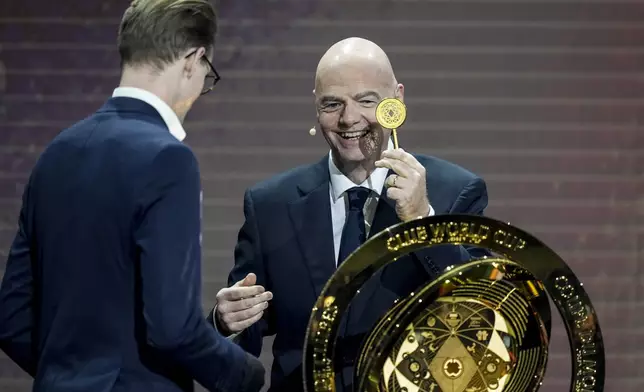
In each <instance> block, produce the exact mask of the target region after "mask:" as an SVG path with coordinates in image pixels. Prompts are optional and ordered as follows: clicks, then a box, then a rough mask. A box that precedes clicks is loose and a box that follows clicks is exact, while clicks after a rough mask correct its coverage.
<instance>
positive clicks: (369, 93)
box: [353, 90, 380, 100]
mask: <svg viewBox="0 0 644 392" xmlns="http://www.w3.org/2000/svg"><path fill="white" fill-rule="evenodd" d="M369 96H373V97H375V98H376V99H380V94H378V93H377V92H375V91H371V90H369V91H363V92H361V93H358V94H356V95H354V96H353V98H354V99H356V100H358V99H362V98H364V97H369Z"/></svg>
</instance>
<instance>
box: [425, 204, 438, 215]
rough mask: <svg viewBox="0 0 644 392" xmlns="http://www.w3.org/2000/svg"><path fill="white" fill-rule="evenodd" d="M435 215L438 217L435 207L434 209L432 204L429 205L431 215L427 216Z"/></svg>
mask: <svg viewBox="0 0 644 392" xmlns="http://www.w3.org/2000/svg"><path fill="white" fill-rule="evenodd" d="M434 215H436V213H435V212H434V207H432V205H431V204H430V205H429V214H427V216H434Z"/></svg>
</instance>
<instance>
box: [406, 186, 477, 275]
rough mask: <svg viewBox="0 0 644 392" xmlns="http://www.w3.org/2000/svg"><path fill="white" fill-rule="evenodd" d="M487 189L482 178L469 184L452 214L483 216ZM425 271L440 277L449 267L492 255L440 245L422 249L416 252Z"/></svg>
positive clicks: (455, 246) (471, 247)
mask: <svg viewBox="0 0 644 392" xmlns="http://www.w3.org/2000/svg"><path fill="white" fill-rule="evenodd" d="M487 203H488V198H487V187H486V185H485V182H484V181H483V179H481V178H480V177H476V178H475V179H473V180H471V181H470V182H468V183H467V184H466V185H465V186H464V187H463V188H462V189H461V191H460V192H459V194H458V196H457V197H456V199H455V201H454V203H453V204H452V206H451V207H450V209H449V211H448V213H450V214H470V215H483V213H484V211H485V208H486V207H487ZM414 255H415V257H416V258H417V259H418V260H420V261H421V263H422V265H423V267H424V268H425V270H426V271H427V272H428V273H429V274H430V275H431V276H438V275H440V273H441V272H442V270H443V269H444V268H445V267H447V266H448V265H452V264H460V263H464V262H467V261H469V260H471V259H474V258H479V257H483V256H489V255H490V253H489V252H488V251H487V250H485V249H481V248H477V247H473V246H462V245H440V246H437V247H433V248H425V249H421V250H419V251H417V252H414Z"/></svg>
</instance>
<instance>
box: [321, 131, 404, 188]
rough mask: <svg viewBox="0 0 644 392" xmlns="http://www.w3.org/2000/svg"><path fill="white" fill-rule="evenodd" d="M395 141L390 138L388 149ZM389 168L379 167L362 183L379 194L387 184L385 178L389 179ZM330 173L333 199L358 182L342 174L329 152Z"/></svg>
mask: <svg viewBox="0 0 644 392" xmlns="http://www.w3.org/2000/svg"><path fill="white" fill-rule="evenodd" d="M393 147H394V146H393V142H392V141H391V139H389V142H388V143H387V150H391V149H392V148H393ZM388 172H389V169H387V168H384V167H377V168H376V169H375V170H374V171H373V172H372V173H371V174H370V175H369V177H368V178H367V179H366V180H365V181H364V182H363V183H362V184H360V185H358V186H362V187H365V188H368V189H371V190H372V191H373V192H376V194H377V195H378V196H380V193H381V192H382V188H383V187H384V186H385V180H386V179H387V173H388ZM329 174H330V177H331V194H332V195H333V201H336V200H338V199H339V198H340V197H341V196H342V195H343V194H344V192H346V191H347V190H348V189H350V188H353V187H355V186H356V184H355V183H354V182H353V181H351V180H350V179H349V178H348V177H347V176H345V175H344V174H342V172H341V171H340V169H338V167H337V166H336V165H335V163H334V162H333V156H332V155H331V152H329Z"/></svg>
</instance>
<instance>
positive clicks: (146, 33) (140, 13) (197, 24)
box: [118, 0, 217, 70]
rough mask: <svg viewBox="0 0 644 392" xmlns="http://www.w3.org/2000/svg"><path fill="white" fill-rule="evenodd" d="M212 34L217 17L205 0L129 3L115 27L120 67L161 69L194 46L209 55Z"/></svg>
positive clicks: (155, 0) (154, 0)
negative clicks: (147, 66) (117, 28)
mask: <svg viewBox="0 0 644 392" xmlns="http://www.w3.org/2000/svg"><path fill="white" fill-rule="evenodd" d="M216 34H217V14H216V12H215V8H214V7H213V5H212V4H210V2H209V1H208V0H133V1H132V3H131V4H130V6H129V7H128V9H127V10H126V11H125V13H124V14H123V19H122V20H121V25H120V26H119V33H118V50H119V54H120V55H121V68H123V67H124V66H127V65H129V66H141V65H151V66H153V67H155V68H157V69H158V70H162V69H163V68H165V66H166V65H167V64H170V63H173V62H175V61H177V60H178V58H179V57H180V56H181V55H184V54H185V52H186V51H187V50H188V49H190V48H194V47H204V48H206V51H207V53H208V54H210V53H211V52H212V50H213V49H214V46H215V35H216Z"/></svg>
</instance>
